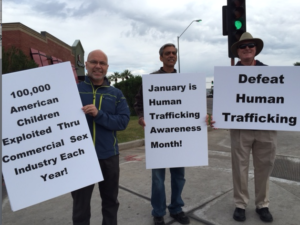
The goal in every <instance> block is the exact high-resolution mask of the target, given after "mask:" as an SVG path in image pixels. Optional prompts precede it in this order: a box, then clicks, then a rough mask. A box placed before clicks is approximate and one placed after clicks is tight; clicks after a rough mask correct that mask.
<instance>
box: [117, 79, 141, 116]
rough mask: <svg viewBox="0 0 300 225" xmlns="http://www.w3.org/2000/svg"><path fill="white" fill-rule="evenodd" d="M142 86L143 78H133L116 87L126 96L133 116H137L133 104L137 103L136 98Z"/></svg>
mask: <svg viewBox="0 0 300 225" xmlns="http://www.w3.org/2000/svg"><path fill="white" fill-rule="evenodd" d="M141 85H142V77H141V76H133V77H131V78H129V79H127V80H125V81H121V82H119V83H116V84H115V85H114V86H115V87H116V88H118V89H120V90H121V91H122V92H123V94H124V96H125V97H126V100H127V104H128V106H129V109H130V113H131V115H132V116H134V115H136V113H135V111H134V108H133V104H134V102H135V96H136V94H137V93H138V90H139V88H140V86H141Z"/></svg>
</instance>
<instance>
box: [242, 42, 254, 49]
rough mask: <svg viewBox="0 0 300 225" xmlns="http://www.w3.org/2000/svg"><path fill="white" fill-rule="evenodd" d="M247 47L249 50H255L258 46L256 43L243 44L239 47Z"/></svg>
mask: <svg viewBox="0 0 300 225" xmlns="http://www.w3.org/2000/svg"><path fill="white" fill-rule="evenodd" d="M247 46H248V48H254V47H255V46H256V45H255V44H254V43H248V44H241V45H239V49H245V48H246V47H247Z"/></svg>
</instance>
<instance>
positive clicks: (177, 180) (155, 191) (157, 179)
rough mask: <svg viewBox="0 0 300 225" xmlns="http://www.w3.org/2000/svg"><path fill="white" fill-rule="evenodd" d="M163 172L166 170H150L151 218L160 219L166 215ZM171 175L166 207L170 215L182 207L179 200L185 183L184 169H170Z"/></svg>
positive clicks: (179, 210) (181, 202)
mask: <svg viewBox="0 0 300 225" xmlns="http://www.w3.org/2000/svg"><path fill="white" fill-rule="evenodd" d="M165 171H166V169H165V168H163V169H153V170H152V195H151V205H152V207H153V210H152V216H155V217H161V216H164V215H166V192H165V174H166V173H165ZM170 173H171V191H172V194H171V203H170V205H169V206H168V209H169V212H170V213H171V214H176V213H179V212H181V211H182V208H181V207H182V206H184V203H183V200H182V198H181V193H182V189H183V186H184V183H185V179H184V168H183V167H180V168H170Z"/></svg>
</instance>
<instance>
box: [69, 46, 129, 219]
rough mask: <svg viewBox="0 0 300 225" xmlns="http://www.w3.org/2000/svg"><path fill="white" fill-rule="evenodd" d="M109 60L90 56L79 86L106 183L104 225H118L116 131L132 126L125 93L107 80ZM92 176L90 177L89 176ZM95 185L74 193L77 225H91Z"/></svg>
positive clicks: (98, 52)
mask: <svg viewBox="0 0 300 225" xmlns="http://www.w3.org/2000/svg"><path fill="white" fill-rule="evenodd" d="M108 66H109V65H108V60H107V56H106V54H105V53H104V52H102V51H101V50H94V51H92V52H90V53H89V55H88V58H87V62H86V69H87V71H88V75H87V76H86V77H85V81H84V82H81V83H79V84H78V90H79V94H80V97H81V101H82V105H83V107H82V110H83V112H84V113H85V114H86V119H87V122H88V125H89V128H90V131H91V135H92V137H93V142H94V146H95V150H96V152H97V156H98V160H99V164H100V167H101V170H102V174H103V178H104V180H103V181H102V182H99V183H98V186H99V191H100V196H101V198H102V216H103V221H102V225H116V224H117V212H118V208H119V201H118V192H119V172H120V168H119V148H118V141H117V136H116V131H118V130H124V129H125V128H126V126H127V124H128V122H129V116H130V112H129V108H128V105H127V102H126V99H125V97H124V96H123V94H122V92H121V91H120V90H119V89H117V88H114V87H111V86H110V84H109V82H108V80H107V78H106V77H105V75H106V73H107V69H108ZM87 176H88V174H87ZM93 189H94V184H92V185H90V186H87V187H84V188H81V189H79V190H76V191H73V192H72V197H73V216H72V219H73V225H89V224H90V217H91V210H90V201H91V196H92V192H93Z"/></svg>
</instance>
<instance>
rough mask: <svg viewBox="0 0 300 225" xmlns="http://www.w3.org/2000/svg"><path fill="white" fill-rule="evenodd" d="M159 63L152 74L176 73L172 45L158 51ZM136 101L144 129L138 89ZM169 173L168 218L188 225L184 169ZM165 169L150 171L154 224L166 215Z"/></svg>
mask: <svg viewBox="0 0 300 225" xmlns="http://www.w3.org/2000/svg"><path fill="white" fill-rule="evenodd" d="M159 55H160V61H162V63H163V67H161V68H160V69H159V70H158V71H156V72H154V73H152V74H160V73H176V69H175V68H174V66H175V64H176V61H177V49H176V47H175V45H173V44H165V45H163V46H162V47H161V48H160V50H159ZM135 99H136V101H135V104H134V109H135V111H136V113H137V115H138V117H139V121H138V123H139V124H140V125H141V126H142V127H145V126H146V123H145V121H144V108H143V90H142V86H141V87H140V90H139V92H138V93H137V95H136V97H135ZM170 173H171V189H172V196H171V203H170V205H169V206H168V209H169V212H170V216H171V217H173V218H174V219H175V220H176V221H178V222H179V223H181V224H189V222H190V220H189V218H188V217H187V216H186V215H185V214H184V212H183V211H182V206H183V205H184V203H183V200H182V198H181V192H182V190H183V186H184V183H185V179H184V168H183V167H181V168H170ZM164 182H165V168H161V169H152V194H151V204H152V207H153V210H152V216H153V217H154V224H155V225H161V224H165V222H164V218H163V216H164V215H165V214H166V192H165V184H164Z"/></svg>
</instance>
